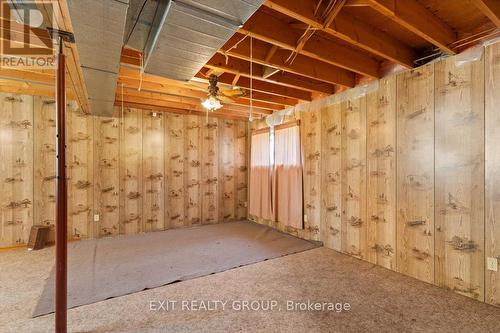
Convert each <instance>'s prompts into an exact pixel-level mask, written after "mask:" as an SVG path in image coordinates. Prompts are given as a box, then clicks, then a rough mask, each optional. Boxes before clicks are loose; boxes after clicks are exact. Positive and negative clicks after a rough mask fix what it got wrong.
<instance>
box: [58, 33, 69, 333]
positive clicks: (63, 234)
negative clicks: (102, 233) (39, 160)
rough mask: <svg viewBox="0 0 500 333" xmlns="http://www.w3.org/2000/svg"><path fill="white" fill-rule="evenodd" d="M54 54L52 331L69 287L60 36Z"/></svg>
mask: <svg viewBox="0 0 500 333" xmlns="http://www.w3.org/2000/svg"><path fill="white" fill-rule="evenodd" d="M59 43H60V44H59V54H58V55H57V75H56V85H57V88H56V105H57V121H56V131H57V192H56V318H55V331H56V332H57V333H66V330H67V309H68V306H67V291H68V271H67V270H68V267H67V266H68V244H67V234H68V220H67V216H68V215H67V210H68V202H67V201H68V196H67V194H68V191H67V189H68V186H67V177H66V58H65V55H64V42H63V40H62V38H59Z"/></svg>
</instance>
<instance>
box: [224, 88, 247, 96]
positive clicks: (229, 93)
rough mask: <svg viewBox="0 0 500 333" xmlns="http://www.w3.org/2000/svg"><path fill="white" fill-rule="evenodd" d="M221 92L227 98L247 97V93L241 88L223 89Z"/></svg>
mask: <svg viewBox="0 0 500 333" xmlns="http://www.w3.org/2000/svg"><path fill="white" fill-rule="evenodd" d="M220 92H221V93H222V94H224V95H225V96H230V97H242V96H246V91H245V90H243V89H241V88H239V87H233V88H228V89H221V90H220Z"/></svg>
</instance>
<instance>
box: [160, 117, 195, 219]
mask: <svg viewBox="0 0 500 333" xmlns="http://www.w3.org/2000/svg"><path fill="white" fill-rule="evenodd" d="M184 127H185V125H184V116H182V115H178V114H166V115H165V181H166V183H165V193H166V195H165V208H166V221H165V228H166V229H168V228H176V227H181V226H183V225H184V224H185V223H187V224H189V221H185V216H186V213H185V184H184V178H185V177H184V172H185V170H184V162H185V156H184V153H185V151H184V146H185V128H184Z"/></svg>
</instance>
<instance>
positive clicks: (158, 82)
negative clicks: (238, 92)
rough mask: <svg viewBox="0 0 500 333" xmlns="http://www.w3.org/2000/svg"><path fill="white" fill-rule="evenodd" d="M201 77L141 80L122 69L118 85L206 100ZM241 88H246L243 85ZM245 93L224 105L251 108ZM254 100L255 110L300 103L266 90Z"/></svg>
mask: <svg viewBox="0 0 500 333" xmlns="http://www.w3.org/2000/svg"><path fill="white" fill-rule="evenodd" d="M222 75H224V74H222ZM199 77H200V78H199V79H198V82H196V81H190V82H183V81H177V80H172V79H167V78H163V77H159V76H154V75H150V74H143V75H142V78H141V75H140V72H139V71H138V70H134V69H130V68H126V67H122V68H121V69H120V75H119V79H118V83H119V85H121V84H123V85H124V87H128V88H134V89H136V90H138V89H139V87H141V89H142V90H145V91H153V92H159V93H164V94H171V95H178V96H189V97H197V98H199V99H205V98H206V97H207V86H208V83H206V82H205V80H206V77H204V76H203V75H200V76H199ZM200 81H201V82H200ZM242 83H244V84H245V83H247V82H246V80H244V79H243V80H242ZM245 85H247V84H245ZM240 87H244V86H243V85H241V86H240ZM221 88H228V89H230V88H231V86H226V85H224V87H222V86H221ZM262 88H265V87H262ZM244 91H245V89H244ZM245 92H246V95H247V96H241V97H233V98H232V99H231V100H226V101H224V104H235V105H244V106H249V105H250V102H249V100H248V95H249V93H248V91H245ZM306 96H307V94H306ZM253 99H254V103H253V106H254V107H255V108H263V109H273V110H280V109H283V108H284V107H285V106H293V105H296V104H297V103H299V99H298V98H296V97H288V96H280V95H273V94H269V93H268V91H266V90H265V89H262V91H255V90H254V93H253Z"/></svg>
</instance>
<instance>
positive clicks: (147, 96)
mask: <svg viewBox="0 0 500 333" xmlns="http://www.w3.org/2000/svg"><path fill="white" fill-rule="evenodd" d="M122 97H123V100H124V101H131V100H138V99H143V100H144V101H149V102H151V101H163V102H168V103H170V105H173V104H177V106H182V107H184V108H188V109H197V110H205V109H204V108H203V107H202V106H201V105H200V99H199V98H196V97H188V96H175V95H169V94H163V93H156V92H149V91H137V90H135V89H124V90H123V95H122V94H121V91H119V92H118V93H117V94H116V101H118V102H121V100H122ZM222 110H227V111H230V112H233V113H235V114H241V115H245V114H248V107H246V106H245V107H242V106H238V105H232V104H224V106H223V108H222ZM205 111H206V110H205ZM253 112H254V113H255V114H271V113H273V110H267V109H260V108H254V111H253Z"/></svg>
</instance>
